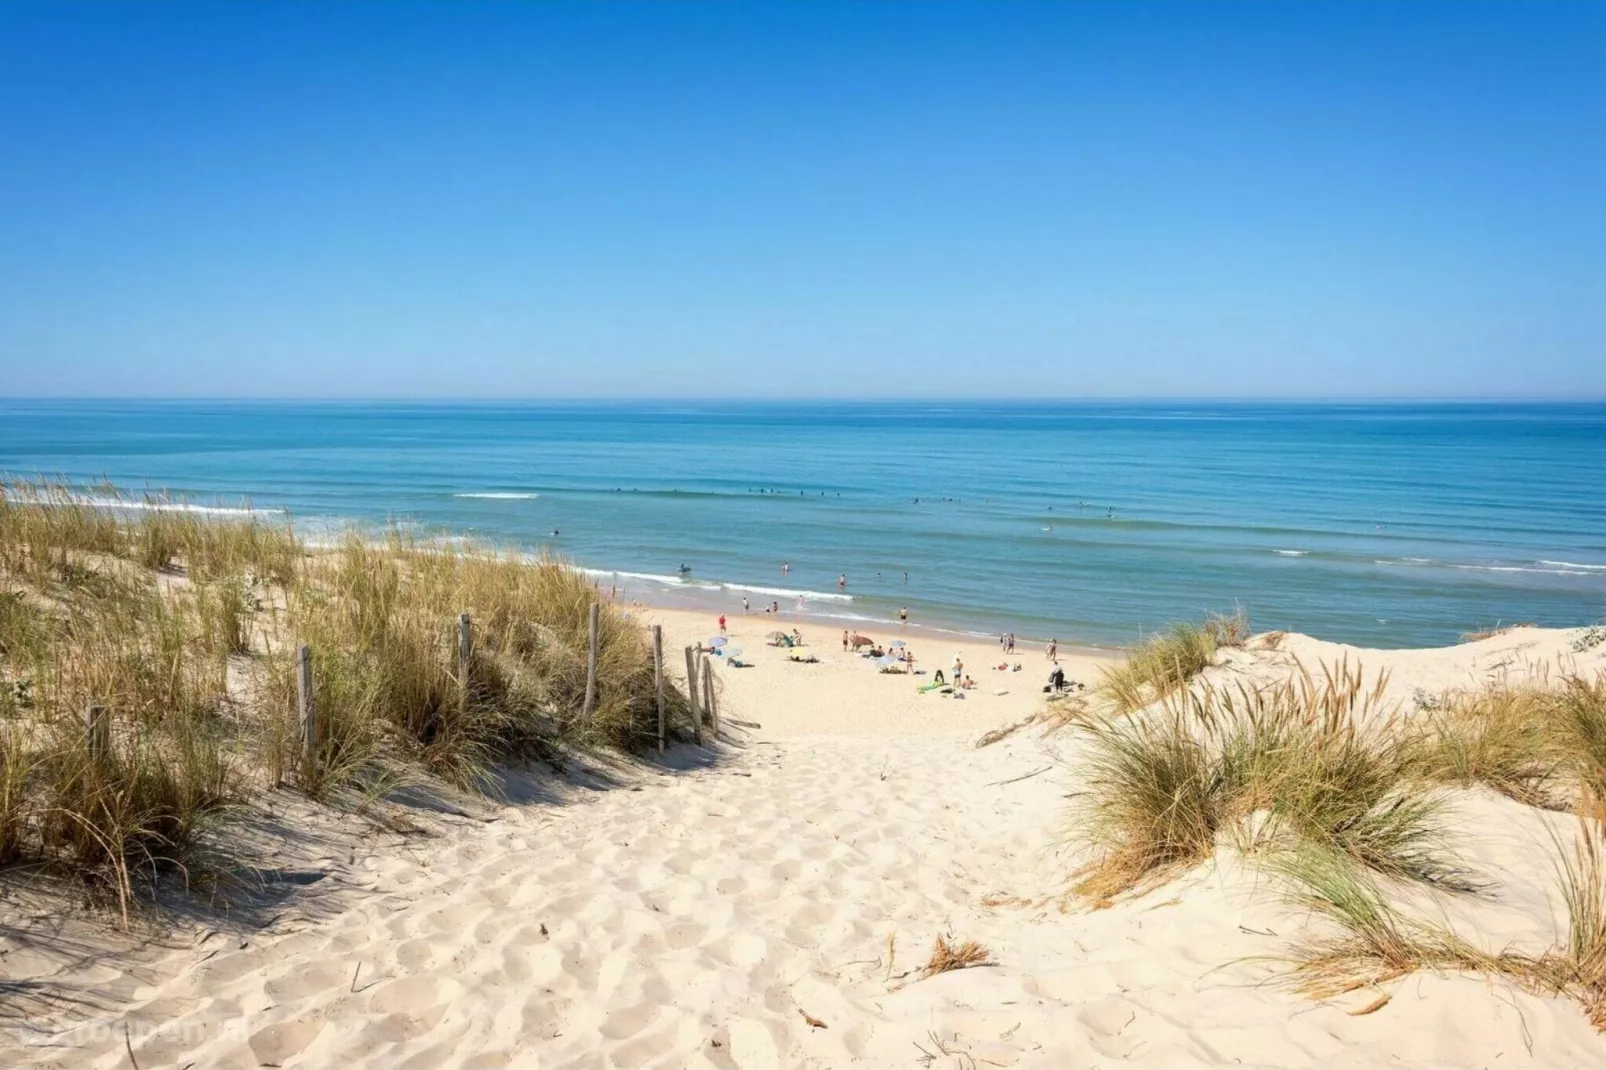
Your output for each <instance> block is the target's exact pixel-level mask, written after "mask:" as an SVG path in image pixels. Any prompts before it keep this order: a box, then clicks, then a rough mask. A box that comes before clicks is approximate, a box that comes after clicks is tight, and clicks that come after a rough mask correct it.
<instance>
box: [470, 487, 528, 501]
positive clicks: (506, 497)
mask: <svg viewBox="0 0 1606 1070" xmlns="http://www.w3.org/2000/svg"><path fill="white" fill-rule="evenodd" d="M452 497H454V498H490V499H492V500H494V501H499V502H519V501H527V500H529V499H530V498H539V497H540V495H539V494H537V493H535V492H534V491H523V490H476V491H465V492H464V493H462V494H454V495H452Z"/></svg>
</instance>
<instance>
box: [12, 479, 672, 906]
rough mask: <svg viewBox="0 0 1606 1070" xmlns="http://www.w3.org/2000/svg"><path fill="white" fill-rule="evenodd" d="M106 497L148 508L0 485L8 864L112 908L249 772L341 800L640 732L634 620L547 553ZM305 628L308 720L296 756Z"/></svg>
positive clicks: (624, 745)
mask: <svg viewBox="0 0 1606 1070" xmlns="http://www.w3.org/2000/svg"><path fill="white" fill-rule="evenodd" d="M96 497H97V499H103V500H104V499H110V500H114V501H115V500H119V498H118V496H117V494H116V492H115V491H113V490H111V489H110V488H105V489H104V490H103V489H101V488H97V491H96ZM120 500H123V501H127V502H130V503H132V504H137V505H139V506H140V508H135V509H122V508H108V507H106V506H105V505H91V504H88V503H86V502H85V501H83V500H82V499H80V498H79V497H77V496H75V495H74V494H72V493H70V492H69V491H67V490H66V489H64V488H61V487H59V486H54V485H50V484H17V483H12V484H7V485H4V486H3V487H0V864H3V865H12V866H18V865H21V866H29V867H33V868H35V869H39V870H43V871H46V872H50V873H57V874H63V875H70V876H73V877H75V878H77V879H79V880H80V881H81V882H82V883H83V885H84V886H85V887H86V888H89V889H90V890H91V891H92V892H94V893H96V894H97V895H100V894H104V896H105V897H106V899H107V900H108V901H109V902H111V903H113V904H115V905H116V907H117V908H118V909H119V910H120V911H121V912H122V913H123V914H124V915H125V916H126V913H127V911H128V910H129V908H130V904H131V903H132V902H133V901H134V900H135V899H137V898H139V897H141V896H142V895H144V894H146V893H147V892H149V891H150V890H152V889H153V888H154V887H155V886H156V882H158V881H160V880H162V879H164V878H165V877H167V876H168V875H177V876H179V877H181V878H183V877H185V876H186V875H187V874H188V871H189V869H190V868H191V867H192V866H193V865H194V864H195V860H196V859H197V858H198V857H199V855H198V853H197V852H198V849H199V848H200V847H201V846H202V845H203V843H204V842H205V841H208V840H209V839H213V840H215V839H217V837H218V835H219V829H220V822H221V821H222V819H224V818H226V817H227V816H228V815H229V814H230V813H231V811H233V810H234V809H236V808H237V807H239V806H241V805H243V804H247V803H249V802H250V801H251V800H252V799H253V798H256V797H257V796H260V795H261V794H262V793H263V792H265V791H270V790H274V789H275V788H278V787H290V788H293V789H299V790H302V791H304V792H306V793H307V794H308V795H310V796H312V797H314V798H317V799H334V798H336V797H340V796H342V795H343V794H344V793H346V791H347V789H348V788H354V789H356V790H358V791H359V792H362V793H372V792H374V791H379V790H384V788H385V787H386V786H387V785H393V784H395V783H397V782H398V781H399V780H403V779H410V778H420V777H429V776H436V777H440V778H442V779H444V780H446V781H449V782H451V783H453V784H455V785H459V786H462V787H466V788H471V789H477V790H482V791H489V792H494V791H495V789H496V786H497V780H496V775H495V770H496V768H497V767H498V766H499V765H501V764H504V763H509V762H520V761H523V760H527V759H530V758H533V757H537V756H551V755H553V754H554V753H555V752H556V751H558V750H559V749H561V748H567V747H576V746H578V747H593V746H606V747H614V748H620V749H627V750H628V749H631V748H634V747H637V746H639V745H642V744H644V743H645V742H646V741H647V740H648V739H656V693H655V690H654V686H653V669H652V657H651V651H650V649H649V647H648V643H647V637H646V634H645V632H644V630H643V629H642V628H640V627H639V626H638V625H637V624H635V623H634V622H633V621H632V620H631V619H630V618H629V617H628V616H627V615H626V614H625V613H623V612H622V611H620V610H619V609H618V608H617V607H616V606H614V605H612V604H611V603H608V602H606V600H603V599H601V598H600V597H599V595H598V592H597V590H596V587H595V585H594V584H592V583H591V581H589V580H588V579H587V578H586V577H585V576H584V575H582V574H581V573H580V572H579V571H578V570H576V569H573V568H571V567H569V566H567V565H566V564H564V563H562V562H560V561H556V560H542V561H536V562H530V561H526V560H523V559H521V558H517V557H513V556H508V555H499V554H496V553H492V552H490V551H482V550H464V549H460V548H444V549H443V548H441V547H438V546H435V545H430V544H423V543H419V542H417V541H415V540H413V539H411V538H409V537H407V536H404V535H403V534H401V533H396V532H393V533H391V534H390V536H389V537H388V538H387V539H385V540H384V541H383V542H381V543H380V544H377V545H376V544H374V543H373V542H370V541H368V540H365V539H364V538H362V537H360V536H358V535H355V534H354V535H352V536H350V537H348V538H347V539H345V540H344V541H343V542H342V543H341V544H340V545H339V546H338V548H336V549H334V550H333V551H328V552H317V553H310V552H308V550H307V549H306V548H305V547H304V546H303V545H302V544H301V543H300V542H299V541H298V540H297V539H296V537H295V535H294V533H293V531H292V530H291V529H290V527H289V526H288V524H287V523H285V524H281V523H278V522H277V521H274V520H272V519H270V518H267V517H262V516H258V515H243V516H225V517H219V516H213V515H207V514H202V513H200V512H197V511H193V510H188V509H186V508H184V507H183V506H182V503H173V502H170V501H168V500H166V499H159V498H145V499H120ZM599 602H600V603H601V613H600V624H601V629H600V640H601V643H600V652H599V659H598V674H597V677H598V678H597V685H598V686H597V691H598V699H597V703H596V706H595V709H594V711H593V712H592V713H591V715H590V716H589V717H587V716H582V706H583V702H584V694H585V687H586V673H587V650H588V645H589V635H588V620H587V618H588V612H589V608H590V606H591V605H592V604H593V603H599ZM463 612H467V613H469V614H470V616H471V619H472V622H473V623H472V627H473V636H474V644H473V652H472V657H471V659H470V663H469V672H468V674H467V678H466V679H465V678H463V674H461V673H460V671H459V664H458V650H457V631H456V629H457V617H458V614H459V613H463ZM302 642H305V643H308V644H310V646H311V648H312V650H313V663H314V706H315V710H316V712H317V723H318V725H319V733H318V740H317V748H316V751H315V753H314V754H313V755H312V756H310V757H309V755H308V754H307V751H306V748H305V747H304V746H303V745H302V744H301V741H300V739H299V735H298V733H299V725H298V723H297V712H296V698H295V696H296V688H295V672H294V652H295V648H296V646H297V644H298V643H302ZM668 699H669V709H670V713H671V715H672V716H673V718H674V721H675V723H676V724H677V725H682V724H684V723H685V722H686V721H687V720H688V719H689V716H690V708H689V703H688V702H687V700H686V698H685V696H684V695H683V694H682V693H681V692H680V691H679V689H677V688H673V687H672V688H670V689H669V694H668ZM92 708H98V709H102V710H104V711H105V718H106V724H107V729H106V733H105V736H104V742H100V741H99V740H100V738H101V737H94V736H92V734H91V733H89V732H88V731H87V730H86V727H85V717H86V711H88V710H90V709H92Z"/></svg>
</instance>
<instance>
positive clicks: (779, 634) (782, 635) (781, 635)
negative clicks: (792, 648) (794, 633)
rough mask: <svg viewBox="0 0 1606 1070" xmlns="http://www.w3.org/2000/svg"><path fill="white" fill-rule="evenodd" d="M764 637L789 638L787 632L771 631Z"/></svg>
mask: <svg viewBox="0 0 1606 1070" xmlns="http://www.w3.org/2000/svg"><path fill="white" fill-rule="evenodd" d="M764 638H766V639H785V638H787V634H786V633H785V632H770V633H769V634H767V635H765V636H764Z"/></svg>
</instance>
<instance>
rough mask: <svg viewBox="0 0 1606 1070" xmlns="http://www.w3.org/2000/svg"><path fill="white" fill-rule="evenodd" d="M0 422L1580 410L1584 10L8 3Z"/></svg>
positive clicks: (1585, 381) (1589, 263) (1589, 338)
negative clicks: (91, 409)
mask: <svg viewBox="0 0 1606 1070" xmlns="http://www.w3.org/2000/svg"><path fill="white" fill-rule="evenodd" d="M0 393H3V394H8V395H65V394H91V395H158V396H162V395H207V396H214V395H256V396H263V395H267V396H308V395H315V396H362V397H381V396H468V397H514V396H527V397H548V396H567V397H574V396H603V395H619V396H669V395H699V396H721V395H760V396H828V397H843V396H870V397H879V396H888V395H941V396H949V397H964V396H982V395H991V396H1000V395H1001V396H1031V397H1047V396H1066V397H1084V396H1112V395H1114V396H1144V395H1159V396H1168V397H1177V396H1281V397H1290V396H1392V397H1421V396H1455V397H1468V396H1486V397H1487V396H1494V397H1499V396H1523V397H1532V396H1550V397H1570V396H1593V397H1601V396H1606V3H1589V2H1575V3H1540V2H1523V3H1505V4H1502V3H1468V4H1451V3H1416V4H1398V5H1395V4H1384V3H1345V4H1334V5H1324V4H1313V3H1297V4H1296V3H1279V4H1273V3H1245V4H1211V3H1203V2H1189V3H1178V4H1141V3H1119V4H1118V3H1113V2H1111V3H1094V4H1085V5H1079V6H1073V5H1071V4H1026V3H977V4H971V3H946V2H945V3H920V4H916V3H887V4H869V3H858V4H841V3H830V2H813V3H797V4H770V5H753V4H740V5H738V4H718V5H714V4H705V5H695V6H694V5H689V4H675V3H655V4H650V5H642V6H631V5H624V4H617V3H609V4H591V5H584V6H582V5H562V4H540V5H537V4H511V3H499V4H466V3H440V4H429V5H418V4H406V3H396V2H388V3H384V4H377V3H341V4H334V3H327V4H311V3H272V4H269V3H254V4H228V5H225V4H221V3H207V4H194V5H186V4H179V3H164V4H142V5H135V4H111V3H88V2H81V3H57V4H31V3H4V4H0Z"/></svg>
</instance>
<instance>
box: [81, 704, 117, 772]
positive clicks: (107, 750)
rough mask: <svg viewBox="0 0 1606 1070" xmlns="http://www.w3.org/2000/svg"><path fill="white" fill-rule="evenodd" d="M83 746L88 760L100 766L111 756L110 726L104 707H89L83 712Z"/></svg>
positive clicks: (109, 719)
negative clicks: (87, 753)
mask: <svg viewBox="0 0 1606 1070" xmlns="http://www.w3.org/2000/svg"><path fill="white" fill-rule="evenodd" d="M84 746H85V747H86V748H88V750H89V760H90V761H92V762H94V763H95V764H96V765H100V764H102V763H103V762H105V761H106V759H107V758H109V757H110V756H111V749H112V724H111V718H110V717H108V716H107V714H106V707H105V706H90V707H88V708H87V709H85V710H84Z"/></svg>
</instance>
